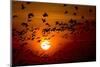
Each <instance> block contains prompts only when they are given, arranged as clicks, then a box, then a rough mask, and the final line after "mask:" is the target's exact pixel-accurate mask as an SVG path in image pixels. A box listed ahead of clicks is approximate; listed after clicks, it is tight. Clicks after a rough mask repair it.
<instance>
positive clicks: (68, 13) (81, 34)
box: [12, 1, 96, 65]
mask: <svg viewBox="0 0 100 67" xmlns="http://www.w3.org/2000/svg"><path fill="white" fill-rule="evenodd" d="M45 41H46V43H49V45H50V47H49V48H48V49H47V50H44V49H43V48H42V47H41V44H44V43H43V42H45ZM12 57H13V58H12V61H13V65H32V64H53V63H65V62H68V63H69V62H82V61H95V60H96V6H90V5H76V4H58V3H42V2H24V1H12Z"/></svg>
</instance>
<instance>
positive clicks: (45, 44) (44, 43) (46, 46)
mask: <svg viewBox="0 0 100 67" xmlns="http://www.w3.org/2000/svg"><path fill="white" fill-rule="evenodd" d="M50 47H51V45H50V42H49V41H48V40H44V41H42V42H41V48H42V49H43V50H48V49H49V48H50Z"/></svg>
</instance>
